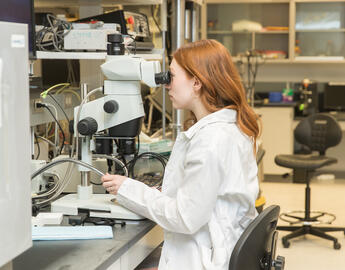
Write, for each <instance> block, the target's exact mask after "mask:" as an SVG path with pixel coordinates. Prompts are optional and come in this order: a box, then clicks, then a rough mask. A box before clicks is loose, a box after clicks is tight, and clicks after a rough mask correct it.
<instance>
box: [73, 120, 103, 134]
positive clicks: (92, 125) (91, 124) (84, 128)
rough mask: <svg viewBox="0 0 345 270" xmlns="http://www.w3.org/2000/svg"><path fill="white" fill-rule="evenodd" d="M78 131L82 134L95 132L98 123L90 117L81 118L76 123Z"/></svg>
mask: <svg viewBox="0 0 345 270" xmlns="http://www.w3.org/2000/svg"><path fill="white" fill-rule="evenodd" d="M77 129H78V132H79V133H80V134H82V135H84V136H87V135H92V134H94V133H96V131H97V129H98V124H97V121H96V120H95V119H93V118H92V117H86V118H84V119H83V120H80V121H79V123H78V125H77Z"/></svg>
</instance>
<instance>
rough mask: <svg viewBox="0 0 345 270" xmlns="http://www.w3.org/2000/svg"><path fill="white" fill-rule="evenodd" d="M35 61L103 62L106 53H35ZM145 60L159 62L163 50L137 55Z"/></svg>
mask: <svg viewBox="0 0 345 270" xmlns="http://www.w3.org/2000/svg"><path fill="white" fill-rule="evenodd" d="M36 54H37V59H84V60H103V59H105V57H106V56H107V53H106V52H49V51H37V52H36ZM136 56H139V57H141V58H143V59H146V60H161V59H162V58H163V49H154V50H153V51H152V53H148V54H139V53H137V54H136Z"/></svg>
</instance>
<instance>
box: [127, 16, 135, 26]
mask: <svg viewBox="0 0 345 270" xmlns="http://www.w3.org/2000/svg"><path fill="white" fill-rule="evenodd" d="M127 23H129V24H134V18H133V16H130V17H128V19H127Z"/></svg>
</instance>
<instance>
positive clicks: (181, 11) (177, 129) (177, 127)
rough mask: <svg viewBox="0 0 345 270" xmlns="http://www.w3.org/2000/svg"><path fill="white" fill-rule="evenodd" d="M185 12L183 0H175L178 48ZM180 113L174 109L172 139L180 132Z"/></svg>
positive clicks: (180, 44) (182, 38)
mask: <svg viewBox="0 0 345 270" xmlns="http://www.w3.org/2000/svg"><path fill="white" fill-rule="evenodd" d="M184 13H185V0H177V13H176V15H177V21H176V26H177V27H176V28H177V29H176V30H177V38H176V41H177V42H176V43H177V44H176V45H177V46H176V47H177V48H179V47H181V46H182V45H183V44H184V25H185V22H184V19H185V16H184ZM182 115H183V112H182V110H176V119H175V124H174V128H175V131H174V132H173V136H174V139H175V138H176V137H177V135H178V134H180V132H181V127H182V124H181V121H182Z"/></svg>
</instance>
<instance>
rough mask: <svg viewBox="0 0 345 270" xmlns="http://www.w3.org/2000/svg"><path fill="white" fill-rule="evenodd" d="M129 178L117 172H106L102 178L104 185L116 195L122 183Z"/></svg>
mask: <svg viewBox="0 0 345 270" xmlns="http://www.w3.org/2000/svg"><path fill="white" fill-rule="evenodd" d="M126 179H127V177H126V176H122V175H117V174H108V173H107V174H105V175H103V176H102V178H101V180H102V182H103V187H104V188H105V189H106V190H107V191H108V192H109V193H110V194H114V195H116V194H117V192H118V190H119V188H120V186H121V185H122V183H123V182H124V181H125V180H126Z"/></svg>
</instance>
